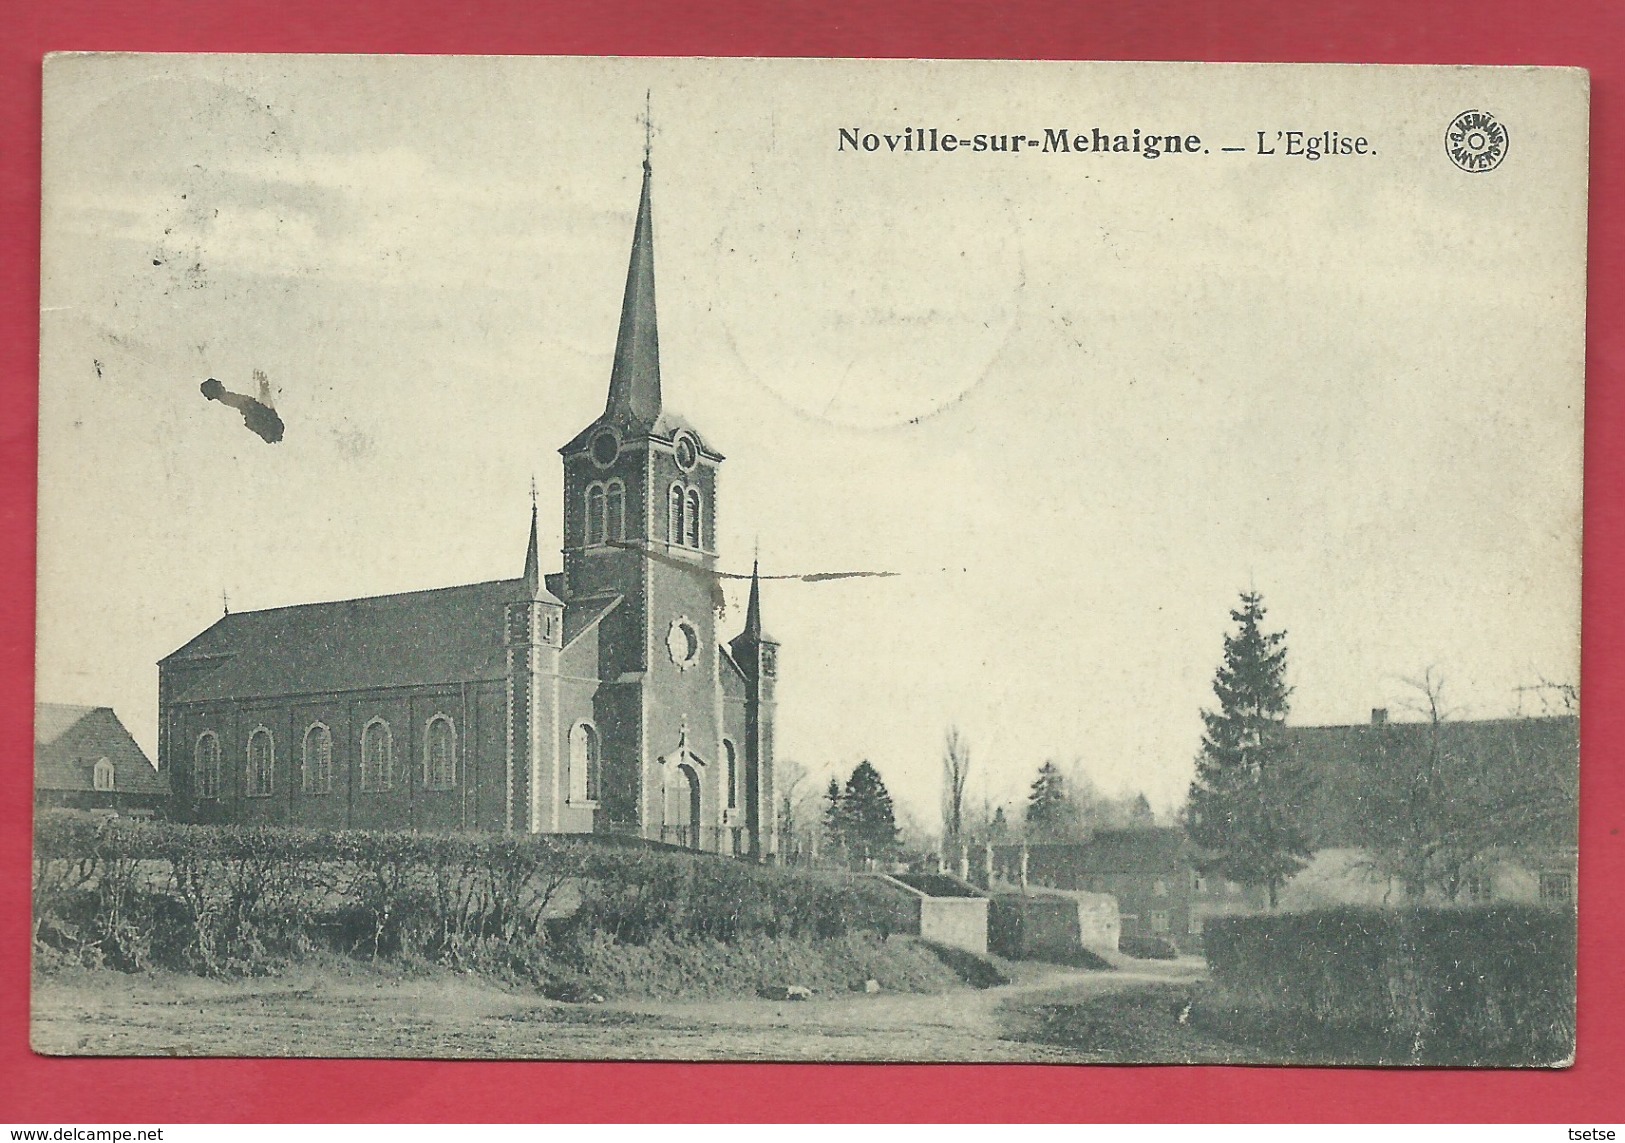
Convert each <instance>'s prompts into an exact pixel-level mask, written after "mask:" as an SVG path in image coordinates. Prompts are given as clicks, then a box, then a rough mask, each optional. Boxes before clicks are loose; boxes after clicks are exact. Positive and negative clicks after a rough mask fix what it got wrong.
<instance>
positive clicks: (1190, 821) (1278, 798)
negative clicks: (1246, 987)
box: [1186, 591, 1310, 909]
mask: <svg viewBox="0 0 1625 1143" xmlns="http://www.w3.org/2000/svg"><path fill="white" fill-rule="evenodd" d="M1264 615H1265V610H1264V599H1263V597H1262V596H1261V595H1259V594H1258V593H1257V592H1256V591H1247V592H1243V593H1242V595H1241V609H1240V610H1239V611H1232V612H1231V613H1230V618H1231V620H1232V621H1233V622H1234V623H1235V624H1236V630H1235V631H1234V633H1233V634H1230V635H1227V636H1225V640H1224V664H1223V665H1222V666H1221V667H1220V668H1219V670H1218V672H1217V674H1216V675H1215V677H1214V680H1213V693H1214V695H1215V696H1216V697H1217V698H1218V700H1219V709H1218V710H1216V711H1208V710H1204V711H1203V712H1202V722H1203V723H1204V725H1205V727H1206V730H1205V733H1204V734H1203V735H1202V750H1201V754H1200V755H1199V756H1198V757H1197V760H1196V780H1195V781H1194V782H1192V783H1191V789H1190V804H1189V813H1188V815H1187V819H1186V829H1187V831H1188V832H1189V834H1190V837H1191V840H1192V841H1193V842H1195V844H1196V845H1197V847H1198V849H1199V850H1200V854H1199V857H1198V860H1197V867H1198V868H1199V869H1200V870H1202V872H1204V873H1217V874H1219V875H1220V876H1222V877H1225V878H1227V879H1228V880H1231V881H1236V882H1239V883H1240V884H1243V885H1257V886H1262V887H1264V888H1266V889H1267V890H1268V891H1269V896H1270V908H1272V909H1273V908H1274V907H1275V906H1276V904H1277V903H1278V902H1279V899H1280V890H1281V886H1282V885H1284V884H1285V883H1286V880H1287V878H1288V877H1290V876H1292V874H1294V873H1296V872H1297V871H1298V870H1299V869H1301V868H1303V865H1304V859H1305V858H1307V857H1308V856H1309V854H1310V848H1309V838H1308V836H1307V834H1306V833H1305V832H1304V830H1303V828H1302V827H1301V826H1300V825H1299V814H1298V811H1299V807H1300V806H1301V805H1302V804H1303V799H1304V796H1305V795H1306V794H1307V792H1308V784H1307V782H1306V781H1305V778H1304V773H1303V768H1302V766H1301V764H1300V763H1299V761H1298V759H1297V756H1296V754H1295V753H1294V752H1293V751H1292V749H1291V747H1290V745H1289V743H1288V742H1287V741H1286V736H1285V735H1284V734H1283V733H1282V730H1283V728H1284V727H1285V725H1286V715H1287V707H1288V700H1289V699H1290V697H1291V694H1292V690H1291V688H1290V687H1288V686H1287V685H1286V632H1285V631H1275V632H1266V631H1265V630H1264V626H1263V624H1264Z"/></svg>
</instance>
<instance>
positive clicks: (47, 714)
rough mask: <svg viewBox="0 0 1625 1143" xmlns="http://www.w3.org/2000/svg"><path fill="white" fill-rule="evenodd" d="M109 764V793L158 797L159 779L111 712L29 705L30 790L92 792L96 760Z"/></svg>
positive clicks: (162, 786)
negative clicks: (31, 728) (31, 742)
mask: <svg viewBox="0 0 1625 1143" xmlns="http://www.w3.org/2000/svg"><path fill="white" fill-rule="evenodd" d="M101 758H106V759H107V760H108V761H110V762H112V763H113V783H114V784H113V789H114V791H115V792H117V793H123V794H147V795H158V796H162V795H164V794H167V793H168V792H169V785H168V783H167V782H165V780H164V778H163V776H162V775H161V774H159V773H158V771H157V770H156V769H154V768H153V765H152V763H151V762H150V761H149V760H148V759H147V755H146V753H145V752H144V751H143V750H142V749H141V747H140V746H139V745H138V744H137V743H136V741H135V739H134V738H132V737H131V736H130V732H129V731H128V730H127V729H125V727H124V724H123V723H122V722H120V721H119V717H118V715H116V714H114V713H113V709H112V708H111V707H105V706H68V705H65V704H62V703H49V702H42V703H35V704H34V786H35V788H36V789H40V790H92V789H95V769H96V762H97V760H98V759H101Z"/></svg>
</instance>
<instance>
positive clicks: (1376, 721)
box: [1371, 706, 1388, 726]
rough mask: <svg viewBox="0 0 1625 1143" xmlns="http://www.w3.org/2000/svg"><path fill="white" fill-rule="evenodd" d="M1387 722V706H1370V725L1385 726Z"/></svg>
mask: <svg viewBox="0 0 1625 1143" xmlns="http://www.w3.org/2000/svg"><path fill="white" fill-rule="evenodd" d="M1387 724H1388V708H1387V707H1385V706H1374V707H1372V708H1371V725H1372V726H1386V725H1387Z"/></svg>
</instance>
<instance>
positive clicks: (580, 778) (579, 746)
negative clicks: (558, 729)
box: [570, 722, 599, 802]
mask: <svg viewBox="0 0 1625 1143" xmlns="http://www.w3.org/2000/svg"><path fill="white" fill-rule="evenodd" d="M598 770H599V746H598V729H597V727H595V726H593V724H592V723H590V722H581V723H577V724H576V727H575V729H574V730H572V731H571V732H570V800H571V801H572V802H596V801H597V800H598Z"/></svg>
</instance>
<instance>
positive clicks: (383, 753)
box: [361, 718, 395, 794]
mask: <svg viewBox="0 0 1625 1143" xmlns="http://www.w3.org/2000/svg"><path fill="white" fill-rule="evenodd" d="M394 768H395V741H394V737H393V736H392V735H391V734H390V732H389V723H387V722H385V721H384V720H383V719H381V718H375V719H373V720H372V721H371V722H369V723H367V727H366V729H365V730H363V731H362V732H361V789H362V792H363V793H369V794H371V793H377V792H378V791H381V790H387V789H389V788H390V787H391V786H393V785H394V784H395V778H394Z"/></svg>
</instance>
